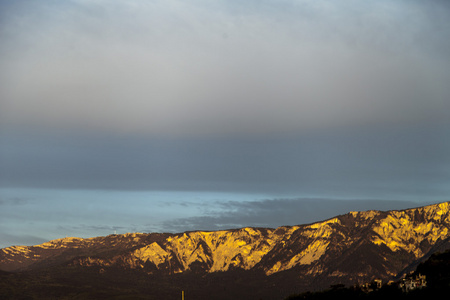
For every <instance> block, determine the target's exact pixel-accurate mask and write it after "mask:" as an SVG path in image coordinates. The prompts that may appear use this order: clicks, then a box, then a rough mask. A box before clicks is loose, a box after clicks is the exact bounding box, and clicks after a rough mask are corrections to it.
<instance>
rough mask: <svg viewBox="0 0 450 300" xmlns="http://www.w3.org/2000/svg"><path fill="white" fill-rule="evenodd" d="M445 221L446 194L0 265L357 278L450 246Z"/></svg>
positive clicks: (57, 244)
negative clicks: (302, 220) (433, 200)
mask: <svg viewBox="0 0 450 300" xmlns="http://www.w3.org/2000/svg"><path fill="white" fill-rule="evenodd" d="M449 229H450V202H445V203H440V204H436V205H430V206H425V207H420V208H413V209H407V210H401V211H388V212H381V211H365V212H350V213H348V214H345V215H341V216H337V217H335V218H332V219H329V220H326V221H323V222H317V223H314V224H308V225H299V226H285V227H279V228H277V229H267V228H241V229H235V230H224V231H212V232H204V231H196V232H185V233H181V234H156V233H150V234H142V233H132V234H125V235H110V236H106V237H97V238H90V239H81V238H65V239H59V240H54V241H50V242H47V243H44V244H42V245H37V246H31V247H25V246H13V247H9V248H4V249H1V250H0V270H4V271H25V270H39V269H40V268H49V267H51V266H67V267H78V268H85V267H97V268H102V269H103V270H107V269H108V268H122V269H127V270H140V271H143V272H145V273H146V274H148V275H151V274H159V275H164V276H166V275H171V274H172V275H173V274H180V273H186V272H189V273H190V274H192V273H195V274H199V273H200V274H206V273H217V272H226V271H233V270H247V271H255V272H256V271H257V272H259V273H264V274H265V275H266V276H269V277H270V276H272V275H273V276H275V275H277V276H278V277H279V276H290V277H292V276H293V277H295V278H297V279H298V278H302V280H304V281H305V282H310V283H311V282H314V281H321V282H324V283H326V284H330V283H336V282H345V283H356V282H363V281H368V280H371V279H373V278H375V277H379V278H382V279H389V278H393V277H395V276H397V275H398V274H399V273H401V272H402V271H403V270H407V268H408V267H409V266H411V265H413V264H417V263H418V262H420V261H421V260H422V259H425V258H427V257H428V256H429V255H431V254H432V253H433V252H434V251H436V250H437V249H444V248H447V247H449V246H450V232H449ZM282 274H284V275H282Z"/></svg>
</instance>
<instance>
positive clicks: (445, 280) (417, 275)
mask: <svg viewBox="0 0 450 300" xmlns="http://www.w3.org/2000/svg"><path fill="white" fill-rule="evenodd" d="M449 292H450V251H449V250H447V251H446V252H444V253H435V254H433V255H432V256H431V257H430V258H429V259H428V260H427V261H425V262H424V263H421V264H420V265H419V266H418V267H417V270H416V271H414V272H412V273H410V274H408V275H407V276H405V278H403V279H402V280H399V281H395V282H388V283H386V284H382V285H378V286H377V282H376V281H375V282H372V283H369V285H368V286H353V287H344V286H342V285H335V286H332V287H330V288H329V289H327V290H325V291H320V292H306V293H302V294H299V295H292V296H290V297H288V298H287V299H286V300H320V299H347V300H348V299H350V300H352V299H398V300H401V299H440V298H445V297H447V295H448V294H449ZM341 297H342V298H341Z"/></svg>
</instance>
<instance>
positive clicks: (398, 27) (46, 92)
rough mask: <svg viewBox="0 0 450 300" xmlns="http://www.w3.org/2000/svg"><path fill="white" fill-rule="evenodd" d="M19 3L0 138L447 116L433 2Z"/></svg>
mask: <svg viewBox="0 0 450 300" xmlns="http://www.w3.org/2000/svg"><path fill="white" fill-rule="evenodd" d="M356 4H357V5H356ZM28 5H29V6H25V5H19V4H18V5H10V8H9V9H8V10H7V12H5V13H4V16H3V19H4V21H3V25H4V29H3V30H2V37H4V40H6V42H5V43H2V45H3V46H2V47H1V51H2V54H3V55H2V60H1V61H0V64H1V66H2V71H1V78H2V80H1V82H2V89H1V90H2V97H1V98H2V99H3V100H2V102H3V103H2V107H3V109H2V118H1V119H2V123H3V126H12V125H14V126H20V125H21V126H43V127H46V126H47V127H48V126H49V127H58V128H82V129H89V130H92V129H94V130H100V131H102V130H103V131H105V130H106V131H110V132H122V133H146V134H151V135H163V136H167V135H171V136H180V135H182V136H185V135H191V136H192V135H194V136H198V135H203V136H204V135H207V136H209V135H218V134H225V135H230V134H232V135H237V134H270V133H280V132H285V131H303V130H307V129H311V128H323V127H329V126H332V127H335V126H349V125H358V124H373V123H394V122H416V121H427V122H428V121H430V120H437V119H445V118H446V117H448V115H447V113H446V112H447V111H449V110H450V107H449V102H448V101H446V99H448V97H449V96H450V91H449V89H448V85H447V82H448V78H450V74H449V70H450V68H449V60H448V49H450V47H449V44H450V42H448V41H449V40H450V39H448V37H449V29H448V25H447V22H446V17H448V12H449V10H448V4H446V3H444V2H438V1H433V5H430V4H428V3H427V4H426V5H425V4H421V2H419V1H408V2H404V1H365V2H364V3H360V2H358V3H355V2H354V1H342V2H339V3H334V2H330V1H315V2H314V3H311V2H309V1H300V2H291V1H284V2H280V3H279V2H277V3H275V2H271V1H267V2H265V3H259V2H248V3H247V2H246V3H245V4H243V3H235V2H229V1H224V2H218V3H215V4H210V3H208V2H204V1H195V2H188V3H187V2H184V1H162V2H158V1H157V2H152V3H147V2H144V1H130V2H126V3H125V2H119V1H117V2H114V1H113V2H111V1H108V2H105V3H103V2H102V1H100V2H97V4H87V3H85V2H83V1H73V2H70V3H54V2H46V1H42V2H39V3H34V4H32V3H28ZM7 13H8V14H7ZM30 49H33V50H32V51H31V50H30ZM23 87H26V88H23Z"/></svg>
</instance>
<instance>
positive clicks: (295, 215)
mask: <svg viewBox="0 0 450 300" xmlns="http://www.w3.org/2000/svg"><path fill="white" fill-rule="evenodd" d="M425 204H426V202H421V203H418V202H411V201H392V200H338V199H270V200H261V201H251V202H238V201H229V202H222V203H217V204H216V205H217V207H216V208H217V210H216V211H210V212H209V213H207V214H205V215H203V216H197V217H190V218H180V219H175V220H169V221H165V222H163V223H162V224H161V228H165V229H166V230H169V231H172V232H182V231H190V230H221V229H230V228H239V227H245V226H254V227H269V228H276V227H279V226H284V225H301V224H308V223H313V222H317V221H321V220H326V219H328V218H331V217H334V216H337V215H340V214H345V213H348V212H350V211H365V210H393V209H406V208H412V207H418V206H420V205H425Z"/></svg>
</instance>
